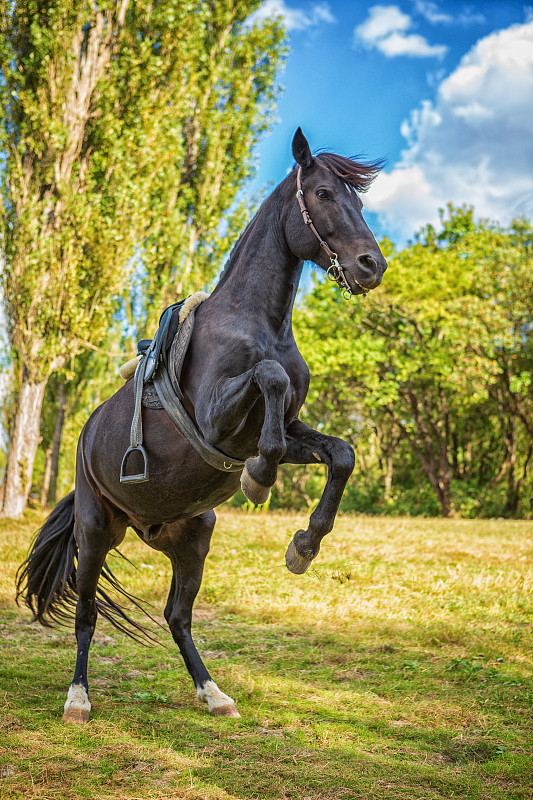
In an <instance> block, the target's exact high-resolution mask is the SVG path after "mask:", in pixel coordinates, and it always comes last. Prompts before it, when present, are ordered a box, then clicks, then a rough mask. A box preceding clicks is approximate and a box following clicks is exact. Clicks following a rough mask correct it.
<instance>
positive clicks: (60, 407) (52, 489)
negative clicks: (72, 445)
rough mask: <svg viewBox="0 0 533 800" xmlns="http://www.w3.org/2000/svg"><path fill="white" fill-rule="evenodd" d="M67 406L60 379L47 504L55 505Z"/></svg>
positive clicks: (62, 383)
mask: <svg viewBox="0 0 533 800" xmlns="http://www.w3.org/2000/svg"><path fill="white" fill-rule="evenodd" d="M66 406H67V390H66V388H65V383H64V382H63V381H62V382H61V384H60V386H59V395H58V398H57V416H56V424H55V427H54V437H53V439H52V457H51V459H50V485H49V488H48V496H47V502H48V505H49V506H55V504H56V494H57V474H58V471H59V452H60V450H61V437H62V435H63V424H64V422H65V410H66Z"/></svg>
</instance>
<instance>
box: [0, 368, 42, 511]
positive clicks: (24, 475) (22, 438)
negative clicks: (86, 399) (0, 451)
mask: <svg viewBox="0 0 533 800" xmlns="http://www.w3.org/2000/svg"><path fill="white" fill-rule="evenodd" d="M45 386H46V381H42V382H40V383H34V382H33V381H31V380H30V379H29V376H28V374H27V372H26V370H24V374H23V376H22V385H21V387H20V392H19V398H18V407H17V412H16V414H15V422H14V426H13V436H12V439H11V442H10V446H9V455H8V461H7V464H6V475H5V482H4V497H3V503H2V508H1V510H0V516H2V517H11V518H16V517H20V515H21V514H22V512H23V511H24V509H25V508H26V503H27V502H28V496H29V494H30V489H31V479H32V475H33V464H34V461H35V454H36V452H37V447H38V445H39V441H40V431H39V424H40V421H41V408H42V404H43V399H44V390H45Z"/></svg>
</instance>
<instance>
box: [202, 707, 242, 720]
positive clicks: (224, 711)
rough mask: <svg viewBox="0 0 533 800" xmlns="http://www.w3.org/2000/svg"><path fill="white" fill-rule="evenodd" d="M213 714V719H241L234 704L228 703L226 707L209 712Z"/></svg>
mask: <svg viewBox="0 0 533 800" xmlns="http://www.w3.org/2000/svg"><path fill="white" fill-rule="evenodd" d="M209 713H210V714H212V716H213V717H239V718H240V716H241V715H240V714H239V712H238V711H237V709H236V708H235V705H234V704H233V703H228V705H226V706H217V708H213V710H212V711H210V712H209Z"/></svg>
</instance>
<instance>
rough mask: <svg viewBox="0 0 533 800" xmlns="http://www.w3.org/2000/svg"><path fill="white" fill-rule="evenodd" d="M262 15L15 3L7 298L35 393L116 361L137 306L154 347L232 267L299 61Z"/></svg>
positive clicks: (9, 25)
mask: <svg viewBox="0 0 533 800" xmlns="http://www.w3.org/2000/svg"><path fill="white" fill-rule="evenodd" d="M258 2H259V0H238V1H237V2H235V1H234V0H221V1H220V2H217V3H216V4H213V3H210V2H207V0H191V1H190V2H182V0H165V2H164V3H152V2H150V0H141V2H135V3H132V2H130V0H107V2H103V3H98V4H94V3H89V2H86V0H82V2H79V3H75V4H72V3H70V2H66V0H47V1H46V2H44V3H35V2H34V0H17V2H13V3H11V2H0V77H1V80H0V104H1V111H0V146H1V147H2V149H3V150H4V152H5V153H6V159H5V160H4V161H3V162H2V165H1V169H0V192H1V195H2V204H1V211H0V241H1V248H2V255H3V261H4V269H3V275H2V289H3V296H4V302H5V307H6V312H7V319H8V325H9V328H10V331H9V333H10V337H11V342H12V348H13V353H12V362H13V363H14V362H15V361H16V362H17V365H18V367H19V368H20V369H19V375H17V381H18V382H19V383H20V382H24V381H25V382H26V383H29V384H32V385H33V384H36V385H39V387H42V386H43V385H44V383H45V382H46V381H47V380H48V378H49V376H50V375H51V374H53V373H54V372H55V371H57V370H59V369H62V368H64V367H68V366H69V365H71V364H72V361H73V359H74V358H75V357H76V356H77V355H78V354H79V353H80V352H81V351H83V350H84V348H86V347H87V346H89V347H91V346H92V347H94V346H99V345H100V344H101V343H102V342H103V340H104V339H105V336H106V334H107V332H108V330H109V328H110V321H111V319H112V317H113V315H114V313H115V312H116V310H117V308H118V306H119V304H120V302H121V301H120V298H121V295H122V297H123V298H124V297H126V303H125V308H126V311H127V312H129V323H130V331H129V332H130V333H132V330H133V328H134V327H135V325H137V326H138V327H140V328H141V329H142V330H143V332H144V330H145V328H146V327H149V326H152V325H153V324H155V321H156V319H157V316H158V315H159V313H160V310H161V307H162V306H164V305H165V304H166V303H167V302H170V301H171V300H174V299H175V296H176V294H180V293H181V292H182V291H184V290H185V291H190V289H191V288H200V287H201V286H202V285H205V284H206V283H208V282H209V281H210V280H211V279H212V277H213V275H214V274H215V273H216V271H217V270H218V269H219V267H220V263H221V258H222V256H223V254H224V252H225V251H226V250H227V249H228V246H229V242H230V241H233V240H234V239H235V230H236V229H237V228H240V227H241V224H242V222H243V220H244V216H245V213H246V209H245V207H244V205H243V204H242V203H239V202H238V192H239V191H240V189H241V188H242V186H243V184H244V183H245V181H246V179H247V178H248V177H249V176H250V175H251V174H252V172H253V166H254V165H253V159H252V151H253V148H254V145H255V144H256V142H257V141H258V138H259V137H260V136H261V135H262V134H263V133H264V131H265V130H266V129H267V128H268V126H269V124H270V122H271V121H272V113H273V106H274V100H275V96H276V92H277V88H276V75H277V72H278V69H279V66H280V63H281V59H282V57H283V53H284V46H285V45H284V34H283V29H282V27H281V25H280V24H279V22H269V21H266V22H265V23H264V24H261V25H255V26H251V25H249V24H248V23H247V19H248V17H249V16H250V14H251V12H253V11H254V10H255V9H256V8H257V5H258ZM193 267H194V274H192V271H193ZM133 274H134V275H135V281H134V285H135V286H137V288H138V291H137V292H135V291H133V292H130V287H131V283H130V279H131V278H132V275H133ZM122 304H123V309H122V310H124V301H123V300H122ZM139 317H142V319H139ZM35 413H38V410H37V411H36V412H35ZM32 429H34V430H35V431H36V429H37V422H35V421H33V423H32ZM19 460H20V459H19ZM27 463H28V465H32V464H33V453H28V458H27ZM16 469H18V467H17V468H16ZM14 470H15V468H14V467H13V468H12V470H11V472H12V473H13V474H14ZM8 472H9V465H8ZM27 472H28V475H29V476H30V477H31V466H28V469H27ZM27 477H28V476H26V478H27ZM15 483H16V481H15ZM19 483H20V481H19Z"/></svg>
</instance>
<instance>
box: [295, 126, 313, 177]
mask: <svg viewBox="0 0 533 800" xmlns="http://www.w3.org/2000/svg"><path fill="white" fill-rule="evenodd" d="M292 154H293V156H294V159H295V161H296V163H297V164H299V165H300V166H301V167H302V168H303V169H308V168H309V167H310V166H311V165H312V163H313V156H312V155H311V150H310V149H309V143H308V141H307V139H306V138H305V136H304V135H303V133H302V129H301V128H298V130H297V131H296V133H295V134H294V139H293V140H292Z"/></svg>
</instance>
